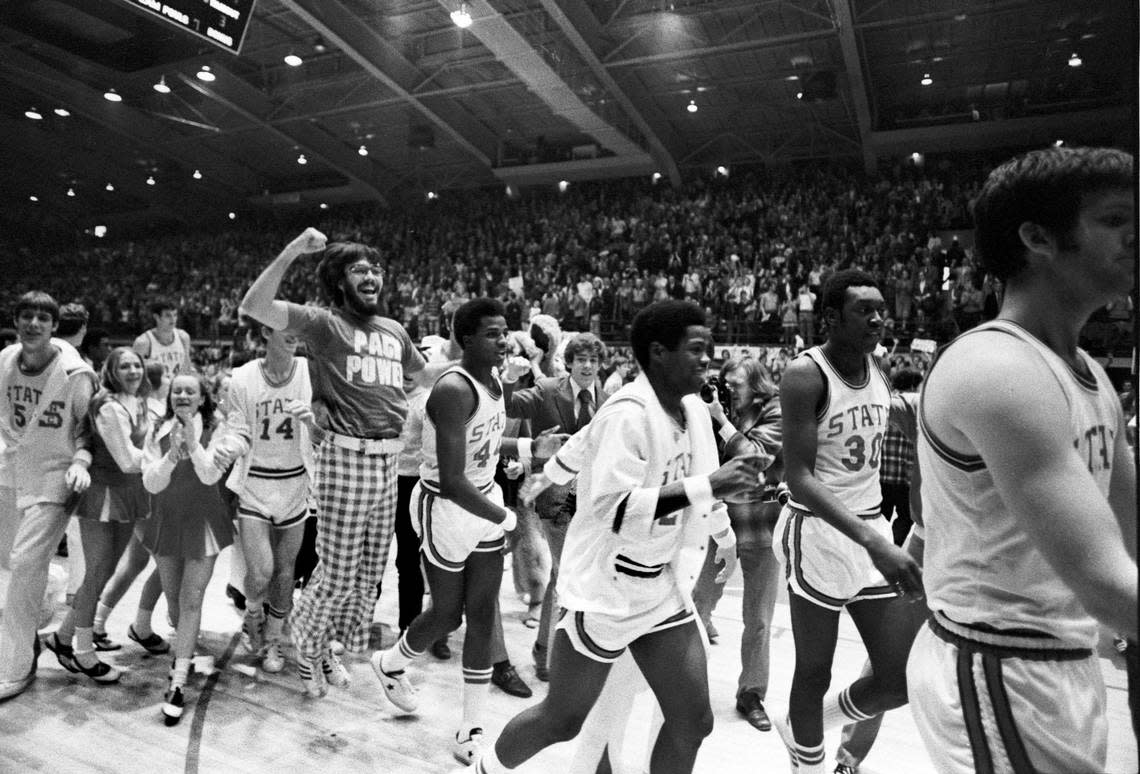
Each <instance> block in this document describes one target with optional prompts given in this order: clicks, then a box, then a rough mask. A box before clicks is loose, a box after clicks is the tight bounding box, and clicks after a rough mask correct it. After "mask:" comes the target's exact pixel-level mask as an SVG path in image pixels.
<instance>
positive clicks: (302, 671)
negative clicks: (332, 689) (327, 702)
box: [297, 653, 329, 699]
mask: <svg viewBox="0 0 1140 774" xmlns="http://www.w3.org/2000/svg"><path fill="white" fill-rule="evenodd" d="M323 663H324V659H323V658H321V657H320V656H305V655H303V654H300V653H298V654H297V674H298V675H299V676H300V678H301V685H302V686H304V688H305V694H306V695H308V696H311V697H313V698H314V699H319V698H320V697H322V696H324V695H325V694H327V693H328V692H329V687H328V684H327V683H326V682H325V673H324V669H323V668H322V666H321V665H322V664H323Z"/></svg>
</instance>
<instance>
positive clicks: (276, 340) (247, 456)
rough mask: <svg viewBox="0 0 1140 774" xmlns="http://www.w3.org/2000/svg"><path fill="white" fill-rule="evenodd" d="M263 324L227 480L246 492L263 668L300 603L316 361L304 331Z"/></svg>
mask: <svg viewBox="0 0 1140 774" xmlns="http://www.w3.org/2000/svg"><path fill="white" fill-rule="evenodd" d="M260 330H261V335H262V337H263V338H264V339H265V344H266V347H265V357H263V358H259V359H257V360H251V361H250V362H248V363H246V364H245V365H243V366H241V367H239V368H238V369H237V370H235V371H234V373H233V376H232V378H231V379H230V385H229V399H228V404H229V411H228V412H227V414H226V425H227V428H228V431H229V433H230V434H232V437H233V439H234V442H235V449H234V451H235V452H236V453H237V454H238V455H239V456H238V458H237V460H236V463H235V465H234V468H233V471H232V472H231V473H230V475H229V478H228V479H227V480H226V486H227V487H229V489H230V490H232V491H233V492H235V493H236V494H237V496H238V511H237V512H238V534H239V540H240V543H241V551H242V554H243V556H244V558H245V568H246V571H245V582H244V589H245V597H246V605H245V621H244V623H243V625H242V630H243V631H244V632H245V634H246V636H247V637H248V638H249V643H248V644H249V647H250V650H251V651H252V652H253V653H254V655H255V656H260V657H261V667H262V669H264V670H265V671H266V672H280V671H281V670H282V668H284V666H285V661H284V658H283V656H282V652H281V647H282V646H281V640H282V637H283V629H284V625H285V618H286V617H287V616H288V614H289V611H290V610H291V609H292V607H293V567H294V564H295V563H296V561H297V552H298V551H299V550H300V548H301V539H302V538H303V537H304V535H305V530H304V524H305V518H306V516H307V515H308V500H309V488H310V482H311V472H312V467H313V445H312V442H311V440H310V437H309V430H310V427H311V426H312V422H313V411H312V408H311V404H312V399H313V389H312V385H311V383H310V382H309V363H308V361H307V360H305V358H303V357H296V356H295V355H296V351H297V344H298V340H297V337H296V336H294V335H293V334H291V333H289V332H288V331H275V330H273V329H272V328H268V327H265V326H260ZM266 602H268V604H265V603H266ZM267 616H268V618H267ZM327 676H328V675H326V677H327ZM333 679H334V680H335V679H336V677H335V676H334V677H333Z"/></svg>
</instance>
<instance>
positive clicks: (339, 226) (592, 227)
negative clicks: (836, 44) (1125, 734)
mask: <svg viewBox="0 0 1140 774" xmlns="http://www.w3.org/2000/svg"><path fill="white" fill-rule="evenodd" d="M984 172H985V170H984V169H982V168H981V167H971V166H969V165H966V166H958V165H954V166H951V165H948V164H943V165H938V166H937V168H935V169H923V168H920V167H915V166H909V165H908V166H898V167H895V168H893V169H887V170H884V171H883V172H882V174H880V175H879V176H877V177H867V176H865V175H862V174H861V173H856V172H850V171H847V170H843V169H836V168H821V167H805V168H794V169H788V170H783V171H775V172H772V171H753V172H749V171H741V172H740V173H739V174H736V173H734V174H733V175H732V176H731V177H729V178H724V177H718V178H712V179H707V180H696V181H693V182H691V183H688V184H686V185H685V186H684V187H682V188H680V189H673V188H671V187H669V186H667V185H665V184H664V183H657V184H652V183H650V182H649V181H648V180H640V179H639V180H624V181H610V182H604V183H589V184H581V185H574V186H571V187H570V188H569V190H567V191H566V192H565V193H562V194H559V193H554V192H551V191H543V192H531V193H529V194H528V195H526V196H524V197H522V198H518V199H513V200H512V199H508V198H506V197H504V196H503V195H502V192H501V191H500V190H498V189H496V190H494V191H484V192H464V193H463V194H462V196H460V195H455V196H448V195H446V194H445V195H443V196H441V197H440V198H438V199H436V200H435V201H432V202H428V203H421V204H417V205H415V206H405V207H393V208H391V209H385V210H379V209H375V208H372V207H362V208H355V209H351V210H345V211H332V214H331V215H330V214H327V213H326V214H325V216H323V217H322V218H321V219H320V221H319V222H318V223H315V224H304V225H316V226H317V227H318V228H320V229H321V230H322V231H324V232H325V233H327V234H329V235H330V237H332V238H333V239H351V240H355V241H362V242H364V243H366V244H370V245H373V246H375V247H377V248H379V249H380V250H381V252H382V254H383V255H384V257H385V259H386V261H387V277H386V280H385V288H384V295H385V298H384V301H385V306H386V309H387V313H388V314H389V315H390V316H392V317H395V318H397V319H399V320H400V321H401V322H403V323H404V325H405V327H406V328H407V329H408V331H409V333H410V334H411V335H412V337H413V338H414V339H416V340H418V339H419V338H421V337H423V336H425V335H430V334H435V333H438V332H439V330H440V324H441V323H440V321H441V320H446V319H447V317H448V315H449V314H450V313H451V312H452V311H454V309H456V308H458V306H459V305H460V304H462V303H463V301H465V300H466V299H468V298H469V297H472V296H476V295H495V296H497V297H500V298H502V299H503V300H504V302H505V303H506V305H507V311H508V323H509V324H510V325H511V326H512V328H514V329H521V328H523V327H524V325H525V323H526V322H527V320H528V319H529V318H530V317H531V316H532V315H534V314H537V313H543V314H548V315H550V316H552V317H554V318H555V319H557V320H559V321H560V323H561V325H562V327H563V329H564V330H569V331H575V330H591V331H593V332H595V333H596V334H599V335H601V336H602V337H603V338H604V339H607V340H611V341H613V340H619V341H623V340H625V339H626V332H627V326H628V323H629V321H630V320H631V319H632V317H633V315H634V314H635V313H636V312H637V311H638V310H639V309H640V308H642V307H643V306H645V305H646V304H648V303H650V302H652V301H655V300H660V299H662V298H668V297H673V298H690V299H693V300H696V301H698V302H699V303H700V304H701V305H702V306H703V307H704V308H705V310H706V312H707V314H708V317H709V319H710V321H711V323H712V327H713V331H714V335H715V336H716V337H717V340H718V341H723V342H725V343H730V342H731V343H757V344H759V343H767V344H776V343H782V344H784V345H785V346H788V347H805V346H810V345H811V344H812V343H814V340H815V339H816V338H818V336H819V330H818V315H816V314H815V313H814V312H815V307H816V306H817V304H818V294H819V288H820V286H821V284H822V282H823V281H824V280H825V279H826V277H827V276H828V275H829V274H830V273H831V272H834V271H836V270H838V269H841V268H846V267H851V266H858V267H861V268H864V269H866V270H868V271H870V272H871V273H872V274H873V275H875V276H876V277H877V278H878V279H879V280H880V282H881V284H882V289H883V293H884V296H885V297H886V301H887V308H888V312H889V317H890V319H889V320H888V321H887V332H886V336H885V339H886V341H887V343H888V345H890V343H891V342H892V341H893V340H895V339H901V340H903V341H908V340H909V339H911V338H912V337H920V338H925V339H933V340H935V341H937V342H945V341H948V340H949V339H950V338H952V337H953V336H954V335H956V334H957V333H958V332H960V331H961V330H964V329H967V328H969V327H972V326H973V325H976V324H977V323H978V322H980V321H981V320H983V319H988V318H990V317H993V316H994V315H995V314H996V313H997V310H998V308H999V306H1000V303H1001V294H1002V287H1001V283H1000V282H998V281H997V280H995V279H993V278H992V277H990V276H988V275H985V274H984V273H983V272H981V271H980V270H979V269H978V268H977V265H976V263H975V259H974V256H973V252H972V248H971V246H969V245H966V244H962V243H960V242H959V240H958V238H957V237H956V236H953V237H948V236H947V235H950V234H953V233H954V232H961V233H963V234H969V229H970V228H971V223H970V216H969V203H970V200H971V198H972V197H973V196H974V195H975V193H976V192H977V189H978V186H979V183H980V181H981V180H982V179H983V178H984ZM285 219H286V218H284V217H280V218H278V219H277V220H276V221H274V222H272V223H269V222H267V223H262V224H258V225H256V226H247V227H245V228H235V229H234V230H232V231H228V232H224V233H198V234H186V235H171V236H165V237H158V238H148V239H145V240H140V241H126V242H123V241H120V242H107V243H106V244H103V243H95V244H92V245H88V246H84V247H81V248H78V249H72V250H67V251H61V252H56V253H54V254H49V255H45V254H42V253H41V251H39V250H36V249H31V248H28V247H23V248H15V249H8V250H7V252H8V255H6V256H0V258H2V259H3V262H4V264H5V266H6V268H7V267H10V268H11V271H10V272H9V271H5V273H6V274H7V275H8V277H7V279H8V281H7V282H5V283H4V286H3V287H2V288H0V315H3V319H5V320H7V319H10V318H11V315H10V310H11V308H12V304H13V302H14V300H15V299H16V298H18V297H19V295H20V294H21V293H22V292H24V291H25V290H27V289H29V288H33V287H35V288H42V289H44V290H46V291H47V292H50V293H51V294H52V295H53V296H54V297H56V298H59V299H61V300H64V301H79V302H82V303H83V304H85V305H86V307H87V309H88V310H89V311H90V313H91V326H92V328H101V329H103V330H106V331H107V332H108V333H110V334H111V335H112V337H115V336H120V335H126V334H131V335H133V334H134V333H135V332H137V331H139V330H141V329H143V328H145V327H147V326H148V325H149V323H150V316H149V313H148V311H147V305H148V304H149V303H150V302H151V301H153V300H154V298H155V297H156V296H165V297H168V298H170V299H171V300H173V301H174V302H175V303H177V304H178V305H179V307H180V310H181V312H180V315H179V320H180V325H181V326H182V327H184V328H185V329H187V330H188V331H190V333H191V334H192V335H193V336H194V338H195V339H196V340H197V341H199V342H200V341H202V340H203V339H205V340H207V341H210V342H212V343H216V342H229V341H231V340H232V333H233V331H234V330H235V328H236V327H237V326H238V324H239V320H238V313H237V306H238V301H239V299H240V298H241V296H242V294H243V293H244V292H245V289H246V288H247V287H248V286H249V283H250V282H251V281H252V280H253V278H254V276H255V275H256V272H257V269H258V267H259V266H261V265H263V263H264V261H265V260H266V257H267V256H268V255H269V254H270V253H272V252H273V250H275V249H276V246H277V245H280V244H283V243H284V242H285V241H286V240H287V238H288V235H289V234H292V233H295V232H296V230H297V225H298V224H297V223H295V222H288V223H286V222H283V221H284V220H285ZM964 241H968V240H964ZM283 291H284V293H285V295H286V296H287V297H289V298H290V299H292V300H295V301H301V302H314V301H315V300H316V295H317V294H316V288H315V285H314V284H313V280H312V272H310V271H295V272H293V273H292V274H291V275H290V276H289V277H287V278H286V281H285V284H284V286H283ZM1132 319H1133V309H1132V301H1131V299H1130V298H1129V297H1128V296H1124V297H1122V299H1121V301H1120V303H1118V304H1115V305H1111V306H1110V307H1108V308H1106V309H1104V310H1102V311H1101V312H1100V313H1098V315H1097V316H1095V317H1094V319H1093V321H1092V322H1091V323H1090V325H1089V327H1088V329H1086V333H1087V334H1088V335H1087V337H1086V338H1087V340H1086V342H1085V344H1086V346H1089V347H1091V348H1092V350H1093V351H1094V352H1097V353H1098V354H1100V353H1102V352H1105V353H1107V352H1111V351H1112V350H1113V349H1119V348H1120V347H1122V346H1127V345H1130V344H1131V339H1132V337H1131V322H1132Z"/></svg>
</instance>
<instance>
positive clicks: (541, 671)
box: [530, 643, 550, 683]
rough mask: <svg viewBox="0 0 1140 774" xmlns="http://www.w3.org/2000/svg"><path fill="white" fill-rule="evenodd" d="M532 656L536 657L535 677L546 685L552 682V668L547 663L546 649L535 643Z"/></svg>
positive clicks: (531, 652)
mask: <svg viewBox="0 0 1140 774" xmlns="http://www.w3.org/2000/svg"><path fill="white" fill-rule="evenodd" d="M530 654H531V655H532V656H533V657H534V676H535V677H537V678H538V679H539V680H541V681H542V682H544V683H549V682H550V667H549V666H548V665H547V662H546V648H540V647H539V646H538V643H535V645H534V647H533V648H531V651H530Z"/></svg>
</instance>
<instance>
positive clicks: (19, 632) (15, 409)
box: [0, 291, 96, 700]
mask: <svg viewBox="0 0 1140 774" xmlns="http://www.w3.org/2000/svg"><path fill="white" fill-rule="evenodd" d="M15 317H16V320H15V322H16V332H17V334H18V336H19V340H18V342H17V343H16V344H13V345H11V346H8V347H5V348H4V349H3V350H0V449H3V450H4V455H3V459H2V460H0V473H3V476H4V478H3V479H2V480H0V483H2V484H3V485H4V487H5V489H7V490H8V495H7V497H6V499H9V500H10V499H11V494H14V495H15V502H5V503H0V505H3V506H4V507H5V512H4V513H2V514H0V517H3V518H4V519H9V520H13V521H14V522H15V523H16V527H15V535H14V537H13V539H12V546H11V552H10V554H9V564H8V566H9V568H10V569H11V573H12V574H11V579H10V581H9V584H8V595H7V598H6V600H5V605H4V615H3V616H0V700H4V699H9V698H11V697H13V696H16V695H18V694H20V693H22V692H23V691H24V690H26V689H27V687H28V686H29V685H30V684H31V682H32V680H33V678H34V677H35V674H36V657H37V656H38V655H39V640H38V638H37V635H36V629H37V627H38V625H39V623H38V622H39V617H40V608H41V606H42V603H43V598H44V588H45V586H46V585H47V579H48V567H49V565H50V564H51V557H52V555H53V554H54V553H55V549H56V547H57V546H58V545H59V540H60V538H61V537H63V531H64V529H65V528H66V527H67V519H68V503H69V502H71V501H74V499H75V498H76V497H78V493H80V492H82V491H83V490H85V489H86V488H87V487H88V486H89V485H90V483H91V476H90V474H89V473H88V472H87V468H88V467H89V466H90V465H91V452H90V451H89V449H90V446H91V440H90V426H89V425H88V423H87V421H86V418H87V409H88V405H89V403H90V401H91V396H92V394H93V393H94V392H95V384H96V380H95V373H94V372H93V371H92V370H91V366H89V365H87V364H86V363H84V362H83V359H82V358H81V357H80V356H79V353H78V352H77V351H76V350H75V348H74V347H71V346H69V345H68V344H64V343H59V344H57V343H56V342H55V341H53V340H52V334H53V333H54V332H55V330H56V328H57V326H58V325H59V304H57V303H56V302H55V300H54V299H53V298H52V297H51V296H49V295H48V294H47V293H43V292H40V291H30V292H28V293H25V294H24V295H22V296H20V298H19V300H18V301H17V302H16V309H15Z"/></svg>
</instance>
